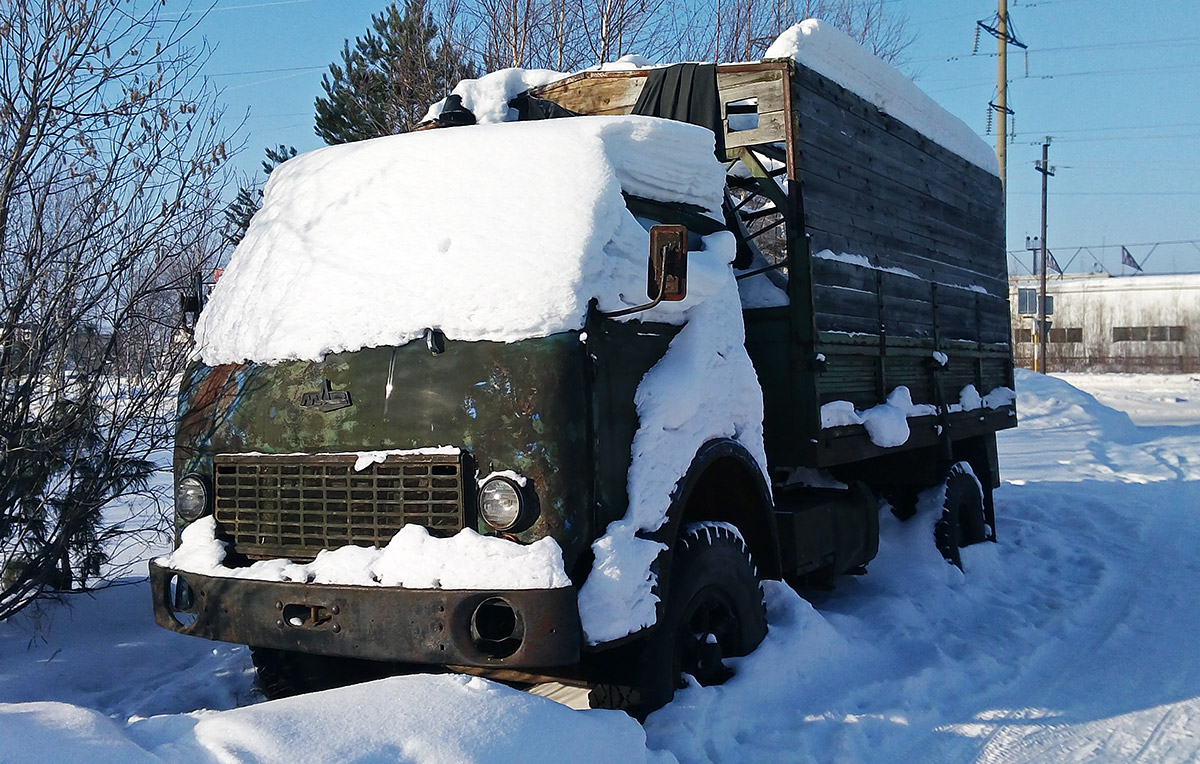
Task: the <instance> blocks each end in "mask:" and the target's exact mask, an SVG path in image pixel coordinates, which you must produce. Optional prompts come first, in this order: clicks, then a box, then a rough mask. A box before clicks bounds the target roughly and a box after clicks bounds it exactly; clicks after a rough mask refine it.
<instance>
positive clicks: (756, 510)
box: [651, 438, 782, 617]
mask: <svg viewBox="0 0 1200 764" xmlns="http://www.w3.org/2000/svg"><path fill="white" fill-rule="evenodd" d="M730 497H733V498H736V499H737V503H736V505H732V503H733V502H725V501H724V500H726V499H729V498H730ZM693 500H695V501H693ZM773 507H774V503H773V502H772V500H771V492H770V489H769V488H768V486H767V481H766V478H765V476H764V475H763V472H762V470H761V469H760V468H759V465H758V462H757V461H756V460H755V458H754V456H753V455H751V453H750V452H749V451H748V450H747V449H746V447H745V446H743V445H742V444H741V443H739V442H737V441H736V440H734V439H732V438H719V439H717V440H710V441H708V442H707V443H705V444H704V445H703V446H701V447H700V449H699V450H698V451H697V452H696V455H695V457H693V458H692V463H691V465H690V466H689V467H688V471H687V473H686V474H685V475H684V476H683V477H682V478H681V479H680V480H679V482H678V483H676V484H675V490H674V491H673V492H672V494H671V506H670V508H669V509H668V511H667V521H666V522H665V523H663V525H662V527H660V528H659V529H658V530H657V531H655V532H654V534H653V535H652V536H651V538H653V539H654V540H655V541H660V542H662V543H663V544H665V545H666V546H667V547H668V549H667V550H666V551H664V552H663V553H662V554H661V555H660V556H659V558H658V567H659V575H658V590H659V591H658V596H659V601H658V609H659V616H660V617H661V615H662V608H663V607H664V603H665V602H666V600H667V595H668V591H667V589H668V587H669V586H670V578H671V560H672V557H673V553H674V546H675V539H676V538H677V537H678V536H679V531H680V529H681V528H682V527H683V525H684V524H685V523H689V522H696V521H699V520H720V521H724V522H728V523H731V524H732V525H734V526H736V527H737V528H738V530H739V531H741V533H742V536H743V537H744V538H745V540H746V543H747V545H748V546H749V547H750V553H751V555H752V556H753V557H754V561H755V564H756V565H757V566H758V571H759V576H760V577H762V578H773V579H778V578H779V577H780V576H781V575H782V572H781V561H780V552H779V531H778V528H777V526H776V523H775V513H774V511H773Z"/></svg>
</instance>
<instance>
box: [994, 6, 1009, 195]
mask: <svg viewBox="0 0 1200 764" xmlns="http://www.w3.org/2000/svg"><path fill="white" fill-rule="evenodd" d="M996 32H997V34H996V69H997V71H996V112H997V115H998V117H999V119H997V120H996V160H997V162H998V163H999V164H1000V188H1008V146H1007V145H1006V141H1007V138H1008V0H1000V9H999V11H998V13H997V20H996Z"/></svg>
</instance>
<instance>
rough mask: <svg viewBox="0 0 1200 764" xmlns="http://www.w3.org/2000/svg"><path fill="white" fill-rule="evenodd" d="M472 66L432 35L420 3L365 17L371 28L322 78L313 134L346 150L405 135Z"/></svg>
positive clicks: (416, 0)
mask: <svg viewBox="0 0 1200 764" xmlns="http://www.w3.org/2000/svg"><path fill="white" fill-rule="evenodd" d="M474 76H475V74H474V67H472V66H471V64H470V62H469V61H466V60H464V59H463V58H462V56H461V55H460V54H459V52H458V51H457V50H456V49H455V48H454V46H453V45H452V44H451V42H450V41H449V39H448V38H447V36H446V35H443V34H441V33H440V31H439V29H438V27H437V25H436V24H435V23H434V21H433V14H432V13H430V12H429V11H427V10H426V4H425V0H405V2H404V5H403V10H401V9H400V8H398V7H397V5H396V3H392V4H391V5H389V6H388V7H387V8H386V9H385V10H384V11H383V12H382V13H381V14H379V15H378V16H374V15H373V16H371V29H368V30H367V33H366V34H365V35H364V36H363V37H357V38H355V40H354V47H353V48H351V47H350V41H349V40H347V41H346V42H345V45H344V46H343V49H342V63H341V65H340V66H339V65H338V64H336V63H334V64H330V65H329V73H328V74H326V75H324V76H322V78H321V87H322V88H324V90H325V96H324V97H318V98H317V101H316V110H317V114H316V128H315V130H316V133H317V135H318V136H320V137H321V139H322V140H324V141H325V142H326V143H328V144H330V145H332V144H337V143H350V142H351V141H361V140H365V139H367V138H377V137H379V136H382V135H394V134H396V133H403V132H406V131H408V130H410V129H411V128H412V127H413V126H414V125H416V124H417V123H418V122H419V121H420V120H421V118H422V117H423V116H425V111H426V109H427V108H428V106H429V105H430V104H431V103H433V102H435V101H437V100H439V99H440V98H442V97H443V96H445V95H446V93H448V92H449V91H450V89H451V88H453V87H454V85H455V84H456V83H457V82H458V81H459V80H463V79H467V78H470V77H474Z"/></svg>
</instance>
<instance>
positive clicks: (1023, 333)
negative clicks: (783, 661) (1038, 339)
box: [1016, 327, 1033, 344]
mask: <svg viewBox="0 0 1200 764" xmlns="http://www.w3.org/2000/svg"><path fill="white" fill-rule="evenodd" d="M1016 334H1017V343H1018V344H1019V343H1022V342H1024V343H1025V344H1029V343H1030V342H1033V330H1032V329H1021V328H1020V327H1018V328H1017V330H1016Z"/></svg>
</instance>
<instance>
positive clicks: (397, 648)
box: [150, 562, 581, 668]
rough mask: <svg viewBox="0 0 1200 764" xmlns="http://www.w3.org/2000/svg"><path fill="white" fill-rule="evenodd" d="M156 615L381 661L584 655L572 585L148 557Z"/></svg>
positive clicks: (559, 659) (257, 641)
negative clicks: (481, 587) (204, 565)
mask: <svg viewBox="0 0 1200 764" xmlns="http://www.w3.org/2000/svg"><path fill="white" fill-rule="evenodd" d="M150 585H151V590H152V591H153V593H154V620H155V622H156V623H158V625H159V626H162V627H163V628H166V629H170V630H172V631H177V632H180V633H182V634H190V635H192V636H197V637H204V638H206V639H215V640H220V641H223V642H236V643H239V644H246V645H254V646H256V647H273V648H277V649H282V650H298V651H301V652H310V653H318V654H322V655H345V656H353V657H358V658H367V659H371V660H380V661H402V662H409V663H425V664H439V665H444V664H455V665H463V666H502V667H509V668H533V667H550V666H568V665H572V664H574V663H577V662H578V660H579V645H580V639H581V637H580V627H579V612H578V608H577V605H576V590H575V589H574V587H564V588H560V589H511V590H501V591H486V590H485V591H462V590H443V589H399V588H394V587H372V586H337V585H325V584H321V585H316V584H302V583H293V582H275V581H256V580H250V579H240V578H222V577H217V576H204V575H200V574H197V573H188V572H184V571H178V570H172V569H170V568H164V567H161V566H159V565H157V564H155V563H154V562H151V563H150Z"/></svg>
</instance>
